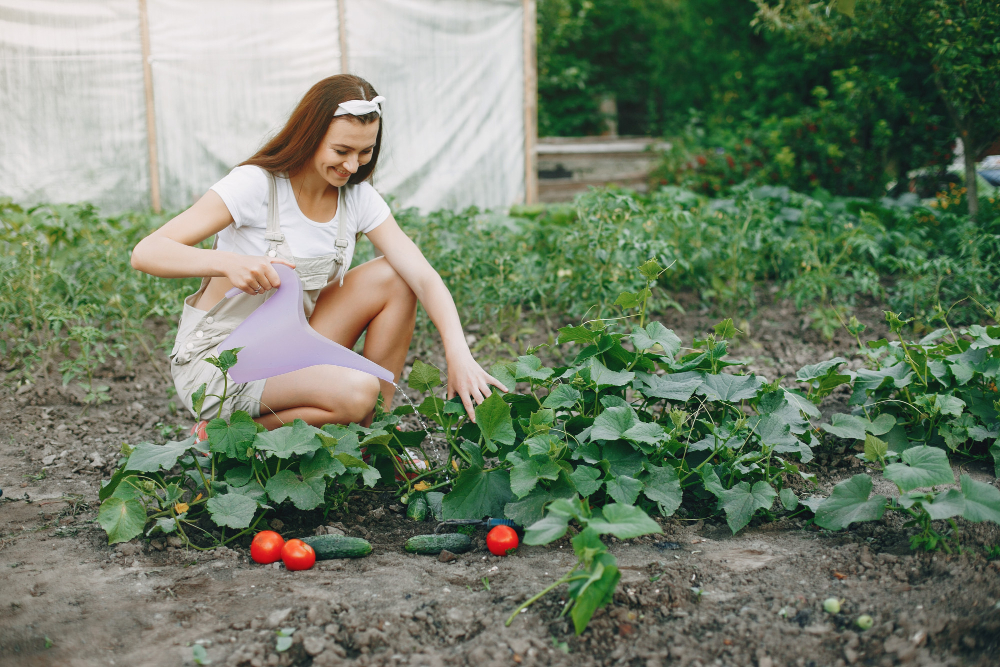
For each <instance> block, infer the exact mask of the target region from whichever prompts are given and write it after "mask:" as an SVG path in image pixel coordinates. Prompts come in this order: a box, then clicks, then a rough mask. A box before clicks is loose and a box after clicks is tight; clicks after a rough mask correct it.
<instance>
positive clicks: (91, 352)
mask: <svg viewBox="0 0 1000 667" xmlns="http://www.w3.org/2000/svg"><path fill="white" fill-rule="evenodd" d="M959 196H960V194H956V193H948V194H947V195H946V196H945V197H944V198H943V199H941V200H939V201H940V204H939V205H938V206H937V207H924V206H922V205H920V203H919V201H917V200H915V199H914V198H912V197H910V198H901V199H900V200H880V201H874V200H860V199H844V198H831V197H810V196H806V195H802V194H798V193H795V192H793V191H791V190H789V189H787V188H784V187H772V186H764V187H759V188H750V187H742V188H735V189H734V191H733V193H732V196H731V197H728V198H716V199H708V198H706V197H703V196H700V195H697V194H695V193H693V192H691V191H689V190H684V189H680V188H677V187H663V188H660V189H658V190H656V191H655V192H653V193H651V194H650V195H648V196H640V195H637V194H634V193H627V192H621V191H615V190H594V191H592V192H589V193H587V194H585V195H583V196H581V197H579V198H578V199H577V200H576V202H574V204H573V205H571V206H552V207H547V208H536V209H514V210H512V211H511V213H510V214H509V215H504V214H501V213H483V212H480V211H477V210H476V209H468V210H466V211H462V212H451V211H437V212H434V213H431V214H428V215H426V216H421V215H419V214H418V213H417V212H416V211H413V210H404V211H398V212H397V217H398V219H399V220H400V223H401V225H402V226H403V228H404V229H405V230H406V231H407V233H408V234H409V235H410V236H411V237H413V238H414V239H415V241H416V242H417V244H418V245H419V246H420V247H421V249H422V250H423V252H424V254H425V255H426V256H427V258H428V259H429V260H430V262H431V264H432V265H433V266H435V268H437V269H438V271H439V272H440V273H441V275H442V276H443V277H444V279H445V281H446V282H447V283H448V285H449V287H450V289H451V290H452V293H453V294H454V296H455V301H456V303H457V305H458V307H459V310H460V312H461V313H462V315H463V319H464V320H465V321H466V323H467V324H471V325H472V326H473V327H474V328H478V330H479V338H480V341H481V342H480V346H489V347H488V349H487V350H486V353H488V354H491V355H493V356H499V355H500V354H503V355H504V356H508V355H509V356H514V355H516V350H515V349H514V347H517V344H516V338H517V335H518V334H519V333H526V332H527V330H526V329H525V328H526V327H527V326H528V325H527V324H526V323H525V321H524V320H525V319H529V316H530V317H531V318H536V319H537V318H538V317H544V318H548V319H549V322H547V323H546V326H547V327H548V328H549V329H550V330H554V329H555V324H552V323H551V320H552V319H553V318H556V319H561V318H564V317H566V316H568V317H571V318H580V317H583V316H584V314H585V313H587V314H588V317H591V318H600V317H605V316H608V315H610V314H612V313H614V312H615V311H616V309H615V306H614V300H615V299H616V297H617V296H618V294H619V293H620V292H622V291H632V292H635V291H637V290H639V289H641V288H642V280H641V276H637V275H636V274H635V272H634V271H631V270H630V269H629V267H632V266H636V265H638V264H639V263H641V262H643V261H645V260H646V259H647V258H649V257H654V258H656V259H657V261H659V262H660V263H661V265H663V266H665V267H668V271H667V272H666V273H665V274H664V276H663V277H662V279H661V280H660V283H659V285H660V286H659V287H657V288H655V289H654V290H653V292H652V294H651V296H650V299H649V308H650V311H651V312H663V311H664V310H665V309H667V308H671V307H673V308H679V309H682V308H681V306H680V304H678V303H677V301H675V300H674V297H675V296H677V295H678V292H679V291H684V290H687V291H693V292H695V293H696V294H697V295H698V297H699V298H700V300H701V301H702V302H703V303H705V304H706V305H709V306H711V307H713V308H714V309H716V310H717V311H722V312H727V311H728V312H730V313H733V312H736V310H737V308H738V309H739V311H740V315H741V316H746V314H747V313H746V311H747V310H748V309H752V308H753V306H754V303H755V297H756V295H757V293H758V292H759V290H760V288H761V287H762V286H764V285H767V284H772V285H773V284H776V285H777V286H778V287H779V288H781V291H780V292H779V296H789V297H793V298H794V299H795V301H796V304H797V305H798V306H799V307H803V308H809V309H810V310H811V319H812V320H813V321H814V322H816V323H817V326H820V327H821V328H822V329H823V330H824V333H826V334H828V335H831V334H832V331H834V330H835V329H836V327H837V326H839V319H842V318H845V317H848V316H849V314H850V313H849V311H850V308H851V305H852V304H853V303H854V302H855V300H856V299H858V298H860V297H863V296H866V295H867V296H871V297H874V298H876V299H882V300H884V301H885V302H887V304H888V306H889V307H890V308H891V309H892V310H894V311H896V312H899V313H901V314H903V315H905V316H906V317H908V318H909V317H913V318H916V319H915V321H914V323H913V326H914V327H915V330H917V331H923V330H929V329H930V328H933V326H934V324H933V319H934V318H935V317H937V316H938V315H939V308H938V304H940V303H945V304H951V303H955V302H959V303H958V305H957V306H956V307H955V308H953V309H952V310H951V313H950V317H951V319H952V321H955V322H958V323H963V324H968V323H973V322H977V321H979V318H980V316H981V312H982V311H981V309H980V307H979V305H977V304H982V305H986V306H988V305H990V304H993V303H995V301H996V294H997V292H998V289H1000V284H998V281H1000V278H998V276H1000V236H998V235H997V231H998V230H997V229H995V228H994V227H991V226H990V224H989V223H987V222H984V221H983V220H982V219H981V220H980V222H979V223H978V224H977V223H973V222H971V221H970V220H969V218H968V217H966V216H964V215H962V214H961V213H956V206H954V205H950V203H954V202H953V200H954V199H955V198H956V197H959ZM998 207H1000V204H998ZM168 217H169V216H168V215H163V216H151V215H139V214H134V213H131V214H126V215H122V216H116V217H110V218H106V217H101V216H99V215H98V213H97V211H96V210H95V209H94V208H93V207H92V206H89V205H82V206H81V205H59V206H36V207H31V208H23V207H20V206H18V205H16V204H13V203H12V202H10V201H9V200H0V284H2V285H3V289H4V292H5V293H7V294H11V295H13V296H14V298H11V299H4V300H2V301H0V352H2V354H3V366H4V370H6V371H13V372H14V373H15V375H16V377H18V378H19V379H20V378H23V379H29V380H30V379H32V378H33V377H35V376H36V375H43V376H44V375H46V374H48V373H50V372H53V371H55V372H58V373H60V374H61V375H62V378H63V381H64V382H65V383H69V382H73V381H77V382H80V383H81V384H82V385H83V388H84V389H85V393H86V397H87V400H89V401H100V400H103V399H104V398H106V394H104V393H102V391H101V387H100V386H99V385H97V384H95V380H94V377H95V374H96V371H97V369H98V368H100V367H101V365H102V364H104V363H105V362H106V361H108V360H109V359H111V358H120V359H122V361H123V362H124V363H125V364H126V365H130V364H132V363H133V362H134V360H135V358H136V357H137V356H141V357H143V358H147V359H150V360H152V363H153V366H154V368H156V369H157V370H159V371H160V372H161V374H164V377H166V376H165V368H164V366H163V364H161V363H160V360H161V359H162V354H161V353H160V352H159V351H158V350H157V349H156V347H157V345H162V344H163V343H162V341H164V340H170V339H171V338H172V333H171V331H170V329H169V328H167V329H165V330H163V335H162V337H160V338H157V337H154V335H153V334H152V333H151V329H150V326H149V325H150V323H151V322H154V323H156V322H165V323H166V326H167V327H172V326H173V323H174V321H175V320H176V317H177V315H178V312H179V309H180V305H181V301H182V298H183V296H184V295H185V294H188V293H190V292H192V291H194V289H195V288H196V281H194V280H169V281H161V280H157V279H154V278H152V277H150V276H146V275H145V274H142V273H139V272H137V271H134V270H132V269H131V267H130V266H129V257H128V252H129V248H131V247H132V246H134V244H135V243H136V242H137V241H138V240H139V239H140V238H142V237H143V236H144V235H145V234H147V233H148V232H149V231H150V230H151V229H153V228H154V227H156V226H157V225H159V224H162V223H163V222H164V221H165V220H166V219H168ZM982 217H983V216H981V218H982ZM370 251H371V248H370V245H368V244H362V246H361V249H360V250H359V252H358V257H357V259H356V261H364V260H365V259H367V258H368V257H370ZM108 294H111V295H112V297H111V298H108V297H107V295H108ZM418 333H420V334H421V335H422V336H423V337H424V339H427V338H429V337H430V336H431V335H432V327H431V324H430V322H429V321H428V320H427V318H426V317H424V316H423V314H422V312H421V317H420V320H419V332H418ZM511 338H514V339H515V344H514V345H512V346H510V349H507V347H506V346H505V344H504V343H505V342H507V341H510V340H511ZM479 351H480V350H477V352H479Z"/></svg>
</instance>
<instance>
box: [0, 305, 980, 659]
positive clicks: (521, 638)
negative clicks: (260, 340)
mask: <svg viewBox="0 0 1000 667" xmlns="http://www.w3.org/2000/svg"><path fill="white" fill-rule="evenodd" d="M764 301H766V300H764ZM688 310H689V314H688V315H686V316H680V315H679V314H671V313H664V314H662V316H661V317H658V319H659V320H660V321H662V322H663V323H664V324H665V325H667V326H669V327H671V328H672V329H674V330H675V331H676V333H677V334H678V335H679V336H681V337H682V338H683V339H685V340H690V339H691V338H692V337H693V336H694V335H700V334H702V333H704V331H705V330H707V329H708V328H709V327H710V325H711V324H712V323H713V322H714V319H713V318H710V317H709V314H708V313H704V314H699V313H697V312H691V311H692V309H690V308H689V309H688ZM855 312H856V315H857V316H858V317H859V319H861V320H862V321H867V322H880V321H881V320H882V317H881V312H880V311H879V310H878V308H877V304H871V305H870V306H867V307H864V306H861V307H859V308H858V309H857V310H856V311H855ZM737 323H738V324H740V323H739V321H738V320H737ZM742 328H743V329H744V330H745V331H746V332H747V334H746V335H745V336H742V337H739V338H737V339H736V340H735V341H734V344H733V346H732V347H731V350H730V351H731V355H732V356H733V357H753V360H752V361H750V362H749V364H748V367H747V370H748V371H750V372H755V373H760V374H763V375H765V376H767V377H768V378H769V379H774V378H776V377H780V376H785V377H791V376H794V374H795V371H796V370H797V369H798V368H799V367H801V366H802V365H803V364H805V363H815V362H817V361H820V360H823V359H828V358H831V357H833V356H835V355H838V354H840V355H844V356H847V357H850V355H851V341H849V340H847V339H846V338H843V339H841V338H839V337H836V336H835V338H834V339H833V341H832V342H829V343H827V342H826V341H825V339H824V338H823V337H822V336H821V334H820V333H819V332H818V331H816V330H814V329H812V328H810V326H809V323H808V322H805V321H804V320H803V315H802V313H801V312H800V311H797V310H795V309H794V308H793V307H792V306H790V305H788V304H786V303H783V302H781V303H766V302H762V303H761V305H760V306H759V309H758V311H757V314H756V315H755V316H754V317H753V318H752V319H751V320H750V321H749V322H747V323H746V325H744V326H743V327H742ZM875 333H876V336H877V337H878V336H879V335H880V334H881V333H882V332H879V331H876V332H875ZM545 335H546V332H540V333H536V334H533V336H538V337H540V338H542V337H544V336H545ZM838 336H839V334H838ZM420 354H421V357H420V358H421V359H424V360H428V361H433V360H434V353H433V351H432V350H422V351H421V352H420ZM411 362H412V359H411ZM137 370H138V372H136V373H132V372H129V371H127V370H126V368H125V367H124V365H120V366H118V367H117V368H116V367H115V366H114V365H113V364H107V365H105V366H104V367H102V369H101V375H102V377H101V381H102V382H103V383H104V384H107V385H108V386H109V387H110V390H109V392H108V394H109V395H110V397H111V400H110V401H108V402H106V403H104V404H102V405H100V406H92V407H89V408H87V409H86V410H84V405H83V402H82V401H83V398H84V397H83V396H82V394H79V393H78V390H77V389H76V388H74V387H73V386H70V388H68V389H66V388H63V387H62V386H61V383H59V382H58V380H55V381H39V382H38V383H37V384H35V385H24V386H22V387H21V388H20V389H17V388H13V387H11V386H6V387H4V388H3V390H2V391H3V393H2V394H0V487H2V488H3V490H4V496H3V500H2V501H0V553H2V555H3V556H2V561H3V563H4V567H3V570H2V574H0V591H2V592H0V603H2V604H0V665H18V666H20V665H35V664H37V665H48V664H52V665H56V664H80V665H89V664H110V663H111V661H114V663H115V664H143V665H146V664H149V665H161V664H162V665H178V664H194V663H193V660H192V656H193V648H192V647H193V645H194V644H195V643H196V642H200V643H201V644H202V645H203V646H204V647H205V648H206V649H207V655H208V657H209V659H211V660H212V662H213V664H233V665H243V664H250V665H258V664H260V665H266V664H282V665H286V664H296V665H308V664H316V665H324V664H340V663H342V662H347V663H348V664H358V665H367V664H378V665H395V664H414V665H421V664H426V665H437V664H470V663H480V664H512V663H514V664H522V665H526V664H583V665H586V664H601V665H603V664H630V665H657V664H663V665H670V664H686V665H687V664H690V665H694V664H701V665H710V664H722V665H751V664H757V665H761V666H763V665H767V664H771V665H809V664H814V665H833V664H838V661H843V662H844V663H845V664H847V663H856V664H871V665H876V664H896V663H897V662H898V663H910V664H926V665H929V664H956V665H992V664H996V661H997V658H998V655H1000V644H998V640H997V637H998V636H1000V609H998V608H997V604H998V602H1000V572H998V568H997V561H988V560H987V559H986V556H985V553H986V548H987V547H990V546H993V545H996V544H998V543H1000V530H998V527H997V526H996V525H994V524H991V523H988V522H987V523H981V524H971V523H968V522H965V521H964V520H959V527H960V528H961V532H962V540H963V545H964V547H965V548H966V554H965V555H962V556H948V555H946V554H943V553H923V552H911V551H910V549H909V543H908V539H909V536H910V534H911V529H907V528H905V527H903V526H902V525H901V522H900V521H899V520H898V518H892V517H890V515H888V514H887V515H886V517H885V518H883V519H882V520H881V521H877V522H870V523H864V524H860V525H857V524H856V525H855V527H854V528H853V529H851V530H848V531H843V532H839V533H830V532H826V531H820V530H818V529H817V528H816V527H815V526H812V525H809V524H808V523H807V522H805V521H803V520H801V519H796V518H791V519H783V520H779V521H776V522H771V523H763V522H758V520H755V521H754V522H753V523H751V525H750V526H749V527H748V528H746V529H744V530H743V531H741V532H740V533H738V534H737V535H736V536H732V535H731V532H730V530H729V528H728V527H727V526H726V524H725V522H724V521H722V520H721V518H718V519H714V520H709V521H699V520H697V519H698V518H697V517H693V516H687V517H685V516H681V515H680V514H678V515H675V516H674V517H671V518H669V519H662V518H659V517H656V519H657V521H658V523H659V524H660V525H661V526H662V528H663V534H662V535H652V536H647V537H641V538H637V539H634V540H625V541H617V540H615V539H613V538H611V539H608V540H607V543H608V545H609V548H610V551H611V553H612V554H613V555H614V556H615V557H616V558H617V559H618V563H619V567H620V569H621V572H622V582H621V584H620V585H619V587H618V589H617V592H616V593H615V599H614V602H613V603H612V604H611V605H608V606H607V607H605V608H604V609H603V610H601V611H599V612H598V613H597V614H596V615H595V617H594V618H593V620H592V621H591V623H590V625H589V627H588V629H587V630H586V631H585V632H584V633H583V634H582V635H580V636H579V637H577V636H576V635H575V634H574V633H573V629H572V624H571V623H570V622H569V621H568V619H566V618H559V611H560V608H561V605H560V603H559V601H560V599H561V591H562V590H564V589H557V590H556V591H555V592H553V593H551V594H550V595H549V596H547V597H545V598H543V600H542V601H541V602H540V603H539V604H536V605H534V606H532V607H531V608H530V609H528V611H527V612H526V613H524V614H521V615H520V616H519V617H518V618H517V619H516V620H515V621H514V622H513V624H512V625H511V626H510V627H505V626H504V620H505V619H506V618H507V616H508V615H509V614H510V613H511V612H512V611H514V609H516V608H517V606H518V605H519V604H520V602H522V601H524V600H525V599H527V598H528V597H529V596H531V595H533V594H534V593H535V592H537V591H538V590H540V589H541V588H542V587H544V586H545V585H546V584H547V583H549V582H551V581H552V580H553V579H554V578H555V577H557V576H559V575H560V574H561V573H562V572H564V571H565V570H567V569H568V568H569V567H570V566H571V565H572V563H573V562H574V560H575V559H574V558H573V556H572V552H571V551H570V547H569V544H568V540H566V538H563V539H562V540H560V541H557V542H554V543H553V544H551V545H549V546H547V547H529V546H522V547H521V548H520V549H519V550H518V552H517V554H516V555H515V556H512V557H509V558H497V557H494V556H491V555H489V553H488V552H487V551H486V549H485V547H484V543H483V539H482V538H483V535H482V534H481V533H479V534H477V536H476V540H475V541H474V544H475V547H474V549H473V551H471V552H469V553H466V554H462V555H459V556H457V558H456V559H455V560H454V561H452V562H440V561H439V560H437V559H436V558H434V557H427V556H411V555H407V554H405V553H404V552H403V550H402V545H403V543H404V542H405V540H406V538H407V537H409V536H411V535H414V534H419V533H426V532H431V531H432V530H433V525H434V524H433V523H425V524H417V523H415V522H413V521H410V520H408V519H406V518H405V508H403V507H402V506H401V505H400V504H399V502H398V500H397V499H396V497H395V496H394V495H393V494H392V493H387V492H381V491H371V490H362V491H360V492H356V493H354V494H353V495H352V496H351V497H350V499H349V500H348V503H347V505H346V506H342V507H338V508H334V509H333V510H332V511H331V512H330V514H329V515H327V516H326V517H324V516H323V513H322V510H314V511H312V512H295V511H290V512H285V511H282V512H280V513H279V514H278V517H277V518H278V520H280V521H283V522H286V525H284V526H281V529H282V532H283V533H284V534H286V535H289V536H293V535H305V534H311V533H313V532H315V530H316V529H317V528H320V527H321V526H323V527H325V526H330V527H332V528H334V529H343V530H344V531H345V532H347V533H348V534H351V535H357V536H361V537H365V538H366V539H369V540H370V541H371V542H372V545H373V547H374V553H373V554H372V555H371V556H368V557H367V558H364V559H359V560H349V561H328V562H324V563H321V564H320V566H318V567H316V568H314V569H313V570H309V571H305V572H295V573H292V572H287V571H285V570H283V569H276V568H274V567H273V566H272V567H264V566H260V565H256V564H253V563H251V562H249V558H248V550H247V548H246V544H245V542H244V541H237V542H235V543H233V544H232V545H231V546H232V547H233V548H223V549H217V550H214V551H211V552H204V553H202V552H195V551H190V550H184V549H178V548H176V547H174V546H171V545H170V544H169V542H168V541H167V540H166V539H164V538H163V537H162V536H161V537H159V538H158V539H157V540H155V541H154V542H146V541H145V540H142V539H137V540H134V541H132V542H129V543H125V544H120V545H117V546H114V547H112V546H108V545H107V538H106V535H105V534H104V532H103V531H102V530H101V529H100V528H99V527H98V526H97V524H96V523H95V518H96V514H97V506H98V498H97V491H98V488H99V482H100V480H101V479H105V478H107V477H108V475H109V473H110V472H111V471H112V470H113V469H114V467H115V465H116V463H117V458H118V450H119V448H120V445H121V443H123V442H127V443H131V444H135V443H138V442H142V441H145V440H153V441H157V442H162V441H163V440H164V439H166V437H167V436H170V437H173V436H175V435H177V433H176V430H177V429H176V428H172V427H175V426H180V427H183V426H184V425H189V424H190V421H189V420H188V419H187V418H186V416H185V415H183V414H173V413H171V411H170V408H169V403H170V397H169V395H168V387H167V386H166V385H165V384H164V383H163V382H162V381H161V380H160V379H159V378H158V376H157V375H156V374H155V373H154V372H153V371H152V369H150V368H149V367H148V366H146V365H143V364H140V365H139V366H138V368H137ZM844 401H845V397H844V396H840V395H838V394H836V393H835V394H833V395H831V396H830V397H828V398H827V399H826V400H825V402H824V403H823V405H822V406H821V408H822V409H823V411H824V413H829V412H832V411H841V410H842V409H843V402H844ZM63 451H65V452H67V453H66V455H65V456H62V455H61V454H62V452H63ZM838 452H839V453H838ZM429 453H430V454H431V455H432V456H434V452H433V451H430V452H429ZM95 454H96V456H94V455H95ZM816 454H817V457H816V460H815V461H814V462H813V463H812V464H810V468H809V469H810V470H811V471H812V472H816V473H817V474H818V475H819V483H820V487H821V489H822V490H823V491H824V492H828V491H829V489H830V488H831V487H832V486H833V484H835V483H836V482H839V481H841V480H843V479H846V478H848V477H850V476H851V475H852V474H854V473H857V472H860V471H861V468H862V466H863V464H862V462H860V461H859V460H858V459H856V458H854V457H853V456H851V454H853V452H851V451H850V450H848V451H846V452H843V450H842V448H841V449H837V448H835V447H818V448H817V449H816ZM48 457H53V458H48ZM954 463H955V465H956V468H958V467H961V472H962V473H967V474H970V475H972V476H973V477H974V478H975V479H977V480H980V481H985V482H989V483H993V484H995V483H996V481H995V478H994V477H993V474H992V470H991V469H989V468H987V467H986V466H985V465H980V464H978V463H968V462H965V463H963V462H962V461H961V460H957V462H954ZM880 483H882V482H881V480H880V479H878V478H876V484H877V485H878V484H880ZM268 518H269V519H270V515H269V517H268ZM323 530H326V528H323ZM828 597H837V598H841V599H843V600H844V602H843V605H842V612H841V614H838V615H836V616H832V615H830V614H827V613H826V612H824V611H823V608H822V602H823V600H824V599H825V598H828ZM286 610H287V614H286ZM863 613H867V614H870V615H871V616H872V617H873V619H874V626H873V627H872V628H871V629H870V630H868V631H865V632H862V631H860V630H859V629H857V628H856V627H854V626H853V625H852V624H853V622H854V620H855V618H856V617H857V616H858V615H859V614H863ZM287 627H294V628H296V631H295V633H294V634H293V638H294V639H293V644H292V647H291V648H290V649H288V650H287V651H285V652H282V653H281V654H280V655H279V653H278V652H277V651H276V650H275V646H276V634H275V629H276V628H277V629H280V628H287ZM271 656H273V658H272V657H271ZM275 660H277V663H275V662H274V661H275Z"/></svg>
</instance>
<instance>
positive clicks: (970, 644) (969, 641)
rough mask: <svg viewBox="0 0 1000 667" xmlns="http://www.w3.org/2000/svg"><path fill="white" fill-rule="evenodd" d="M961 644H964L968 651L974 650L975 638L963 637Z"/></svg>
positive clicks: (970, 636)
mask: <svg viewBox="0 0 1000 667" xmlns="http://www.w3.org/2000/svg"><path fill="white" fill-rule="evenodd" d="M962 643H963V644H965V645H966V646H967V647H969V648H970V649H972V648H976V638H975V637H973V636H972V635H965V636H964V637H962Z"/></svg>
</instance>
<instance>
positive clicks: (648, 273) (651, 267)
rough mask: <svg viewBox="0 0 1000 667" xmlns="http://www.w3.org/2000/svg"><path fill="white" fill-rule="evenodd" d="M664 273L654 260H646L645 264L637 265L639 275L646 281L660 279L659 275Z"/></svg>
mask: <svg viewBox="0 0 1000 667" xmlns="http://www.w3.org/2000/svg"><path fill="white" fill-rule="evenodd" d="M664 271H666V269H664V268H663V267H662V266H660V263H659V262H657V261H656V259H655V258H653V259H647V260H646V261H645V262H643V263H642V264H640V265H639V273H641V274H642V275H643V276H645V278H646V280H650V281H653V280H656V279H657V278H659V277H660V274H661V273H663V272H664Z"/></svg>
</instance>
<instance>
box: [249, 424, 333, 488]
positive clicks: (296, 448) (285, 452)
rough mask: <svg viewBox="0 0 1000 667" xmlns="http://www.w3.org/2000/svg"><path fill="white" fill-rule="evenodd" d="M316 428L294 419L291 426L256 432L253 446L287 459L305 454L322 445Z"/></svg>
mask: <svg viewBox="0 0 1000 667" xmlns="http://www.w3.org/2000/svg"><path fill="white" fill-rule="evenodd" d="M318 430H319V429H317V428H315V427H313V426H310V425H309V424H306V423H305V422H304V421H302V420H301V419H296V420H295V421H294V422H292V425H291V426H282V427H281V428H276V429H274V430H273V431H268V432H267V433H259V434H257V441H256V444H255V446H256V448H257V449H259V450H260V451H262V452H267V453H268V455H270V456H277V457H278V458H279V459H287V458H288V457H290V456H291V455H292V454H300V455H301V454H306V453H308V452H314V451H316V450H317V449H319V448H320V447H322V446H323V443H322V442H321V441H320V439H319V437H317V434H316V431H318ZM269 493H270V492H269Z"/></svg>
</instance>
